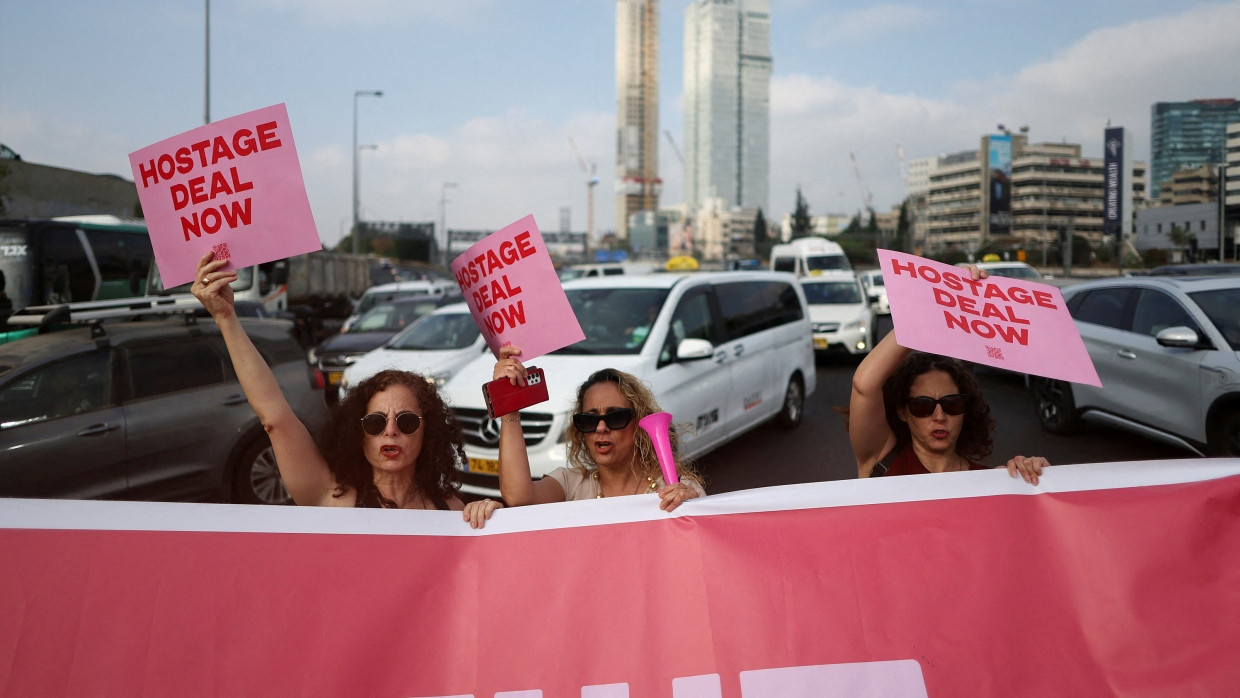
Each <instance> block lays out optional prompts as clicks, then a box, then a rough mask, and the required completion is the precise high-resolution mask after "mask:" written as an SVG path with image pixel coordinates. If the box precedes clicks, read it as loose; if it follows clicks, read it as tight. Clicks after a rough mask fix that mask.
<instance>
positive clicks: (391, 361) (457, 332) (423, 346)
mask: <svg viewBox="0 0 1240 698" xmlns="http://www.w3.org/2000/svg"><path fill="white" fill-rule="evenodd" d="M484 353H485V354H487V356H491V354H490V352H489V351H488V349H487V343H486V340H484V339H483V337H482V333H481V332H479V331H478V325H477V323H475V322H474V317H473V316H472V315H470V313H469V306H468V305H466V304H465V303H453V304H451V305H445V306H443V307H442V308H437V309H435V310H434V311H432V312H430V313H429V314H427V315H425V316H424V317H422V318H421V319H419V320H418V321H417V322H415V323H413V324H412V325H410V326H409V327H406V328H405V329H403V330H401V331H400V332H399V333H398V334H396V335H395V336H394V337H392V339H390V340H389V341H388V342H387V343H386V344H384V345H383V346H381V347H379V348H378V349H374V350H372V351H369V352H367V353H366V354H365V355H363V356H362V357H360V358H359V359H357V360H356V361H355V362H353V364H351V365H350V366H349V367H348V368H346V369H345V370H344V377H343V378H342V380H341V383H340V393H341V398H343V397H344V394H345V393H347V392H348V391H349V389H350V388H352V387H353V386H356V385H357V384H358V383H361V382H362V381H364V380H366V379H367V378H370V377H371V376H373V375H375V374H376V373H378V372H380V371H383V370H386V369H389V368H394V369H398V370H401V371H412V372H414V373H418V374H421V375H422V376H425V377H426V379H427V380H430V381H434V382H435V384H436V386H442V385H444V383H446V382H447V381H448V379H449V378H451V377H452V375H453V374H455V373H456V372H457V371H459V370H460V369H461V367H462V366H464V365H465V364H467V363H469V362H470V361H473V360H474V359H476V358H477V357H479V356H481V355H482V354H484Z"/></svg>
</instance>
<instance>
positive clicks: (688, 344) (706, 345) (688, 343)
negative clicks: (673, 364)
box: [676, 339, 715, 361]
mask: <svg viewBox="0 0 1240 698" xmlns="http://www.w3.org/2000/svg"><path fill="white" fill-rule="evenodd" d="M714 354H715V345H713V344H711V343H710V342H708V341H706V340H705V339H682V340H680V344H678V345H676V360H677V361H701V360H702V359H709V358H710V357H712V356H714Z"/></svg>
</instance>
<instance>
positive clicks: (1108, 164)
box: [1102, 126, 1132, 245]
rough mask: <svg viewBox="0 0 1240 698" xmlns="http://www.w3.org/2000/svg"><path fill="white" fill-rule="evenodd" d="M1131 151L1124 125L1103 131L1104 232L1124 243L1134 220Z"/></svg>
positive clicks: (1119, 242) (1117, 241)
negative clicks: (1125, 235)
mask: <svg viewBox="0 0 1240 698" xmlns="http://www.w3.org/2000/svg"><path fill="white" fill-rule="evenodd" d="M1131 159H1132V154H1131V152H1130V150H1129V148H1127V138H1126V135H1125V133H1124V129H1123V127H1119V126H1117V127H1113V128H1107V129H1106V130H1105V131H1104V132H1103V156H1102V162H1103V174H1102V234H1103V235H1111V236H1114V239H1115V241H1116V244H1117V245H1119V244H1122V241H1123V238H1122V235H1123V234H1124V233H1127V232H1128V231H1129V226H1128V222H1129V221H1131V220H1132V181H1131V173H1132V163H1131Z"/></svg>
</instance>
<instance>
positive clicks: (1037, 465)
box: [1007, 456, 1051, 485]
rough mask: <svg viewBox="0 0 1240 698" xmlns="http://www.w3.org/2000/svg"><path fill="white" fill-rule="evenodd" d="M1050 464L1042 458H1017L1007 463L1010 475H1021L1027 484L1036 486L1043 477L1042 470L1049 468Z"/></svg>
mask: <svg viewBox="0 0 1240 698" xmlns="http://www.w3.org/2000/svg"><path fill="white" fill-rule="evenodd" d="M1050 465H1051V464H1050V463H1049V462H1048V461H1047V460H1046V459H1045V458H1043V457H1042V456H1015V457H1013V458H1012V460H1010V461H1008V462H1007V471H1008V475H1011V476H1012V477H1016V476H1017V474H1019V475H1020V476H1021V477H1023V478H1024V479H1025V482H1027V483H1029V484H1031V485H1036V484H1038V478H1039V477H1041V475H1042V468H1049V467H1050Z"/></svg>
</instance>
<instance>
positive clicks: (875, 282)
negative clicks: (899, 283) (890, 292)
mask: <svg viewBox="0 0 1240 698" xmlns="http://www.w3.org/2000/svg"><path fill="white" fill-rule="evenodd" d="M865 278H866V279H868V283H869V284H870V285H871V286H885V285H886V284H884V283H883V276H882V274H870V275H869V276H867V277H865Z"/></svg>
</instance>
